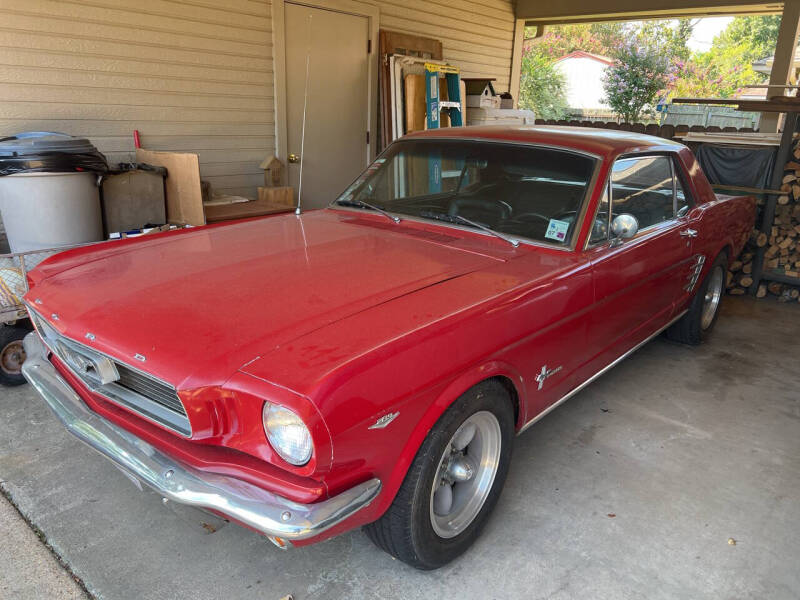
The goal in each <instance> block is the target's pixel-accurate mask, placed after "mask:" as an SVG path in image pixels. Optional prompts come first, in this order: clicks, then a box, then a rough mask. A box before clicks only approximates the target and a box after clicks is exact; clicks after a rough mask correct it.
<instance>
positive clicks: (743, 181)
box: [695, 144, 777, 189]
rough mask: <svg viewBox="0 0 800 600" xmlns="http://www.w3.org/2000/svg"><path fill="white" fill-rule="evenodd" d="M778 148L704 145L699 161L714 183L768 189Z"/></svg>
mask: <svg viewBox="0 0 800 600" xmlns="http://www.w3.org/2000/svg"><path fill="white" fill-rule="evenodd" d="M776 153H777V148H773V147H772V146H769V147H766V148H765V147H763V146H750V147H746V148H744V147H739V146H723V145H715V144H701V145H700V147H699V148H698V149H697V150H696V151H695V156H697V161H698V162H699V163H700V167H702V169H703V172H704V173H705V174H706V177H708V180H709V181H710V182H711V183H718V184H722V185H735V186H742V187H753V188H761V189H766V188H769V187H770V180H771V179H772V169H773V166H774V164H775V154H776Z"/></svg>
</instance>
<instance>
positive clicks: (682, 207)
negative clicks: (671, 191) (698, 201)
mask: <svg viewBox="0 0 800 600" xmlns="http://www.w3.org/2000/svg"><path fill="white" fill-rule="evenodd" d="M675 169H676V170H677V169H678V166H677V165H676V166H675ZM690 207H691V202H690V200H689V195H688V194H687V193H686V192H684V191H683V184H682V183H681V178H680V177H677V173H676V177H675V208H676V210H677V212H676V213H675V214H677V215H678V216H679V217H682V216H684V215H685V214H686V213H687V212H689V208H690Z"/></svg>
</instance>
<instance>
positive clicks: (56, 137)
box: [0, 131, 97, 160]
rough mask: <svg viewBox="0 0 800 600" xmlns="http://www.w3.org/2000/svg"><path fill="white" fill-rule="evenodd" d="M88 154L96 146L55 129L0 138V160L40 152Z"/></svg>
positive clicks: (38, 153) (95, 149)
mask: <svg viewBox="0 0 800 600" xmlns="http://www.w3.org/2000/svg"><path fill="white" fill-rule="evenodd" d="M56 152H57V153H61V154H89V153H94V152H97V148H95V147H94V145H93V144H92V143H91V142H90V141H89V140H87V139H86V138H77V137H72V136H71V135H67V134H66V133H58V132H56V131H27V132H24V133H17V134H15V135H12V136H9V137H5V138H2V139H0V160H2V159H3V158H8V157H12V156H20V157H22V156H32V155H37V156H38V155H41V154H52V153H56Z"/></svg>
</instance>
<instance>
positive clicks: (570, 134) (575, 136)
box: [402, 125, 685, 159]
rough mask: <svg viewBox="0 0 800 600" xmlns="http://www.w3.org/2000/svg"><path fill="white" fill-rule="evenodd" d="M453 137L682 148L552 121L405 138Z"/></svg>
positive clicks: (600, 152)
mask: <svg viewBox="0 0 800 600" xmlns="http://www.w3.org/2000/svg"><path fill="white" fill-rule="evenodd" d="M419 138H427V139H430V138H450V139H470V140H487V141H493V142H498V141H503V142H512V143H523V144H534V145H542V146H555V147H559V148H567V149H572V150H578V151H581V152H587V153H589V154H594V155H596V156H599V157H601V158H612V159H613V158H615V157H617V156H619V155H621V154H633V153H641V152H654V151H660V152H665V151H666V152H679V151H680V150H681V149H682V148H685V146H684V145H683V144H680V143H678V142H673V141H672V140H667V139H664V138H659V137H655V136H652V135H643V134H640V133H631V132H630V131H618V130H614V129H595V128H591V127H561V126H551V125H502V126H501V125H487V126H479V127H445V128H441V129H429V130H427V131H418V132H415V133H411V134H409V135H407V136H405V137H404V138H402V139H419Z"/></svg>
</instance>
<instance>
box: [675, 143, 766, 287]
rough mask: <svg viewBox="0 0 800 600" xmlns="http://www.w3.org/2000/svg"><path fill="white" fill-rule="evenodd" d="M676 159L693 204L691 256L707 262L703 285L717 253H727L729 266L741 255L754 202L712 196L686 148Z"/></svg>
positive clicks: (709, 185)
mask: <svg viewBox="0 0 800 600" xmlns="http://www.w3.org/2000/svg"><path fill="white" fill-rule="evenodd" d="M678 159H679V161H680V162H681V163H682V164H683V167H684V171H685V173H686V175H687V182H686V183H687V184H688V185H689V188H690V191H691V194H692V197H693V198H694V201H695V206H694V208H692V210H691V211H689V227H691V228H692V229H695V230H697V232H698V236H697V237H696V238H695V239H694V241H693V248H692V251H693V253H694V254H702V255H703V256H705V258H706V261H705V265H704V267H703V271H702V272H701V275H700V280H701V281H702V278H703V277H705V274H706V273H707V272H708V270H709V269H710V267H711V264H712V263H713V262H714V259H715V258H716V257H717V256H718V255H719V253H720V252H723V251H724V252H727V254H728V263H729V264H730V262H731V261H732V260H733V259H735V258H736V257H737V256H739V254H740V253H741V252H742V249H743V248H744V245H745V244H746V243H747V240H748V238H749V237H750V234H751V232H752V230H753V226H754V224H755V218H756V200H755V198H754V197H752V196H725V195H722V194H715V193H714V190H713V188H712V187H711V184H710V183H709V182H708V179H707V178H706V176H705V173H703V171H702V170H701V169H700V165H699V164H698V162H697V159H696V158H695V156H694V154H692V152H691V151H690V150H689V149H688V148H684V149H681V151H680V152H679V153H678ZM695 289H696V288H695ZM687 301H688V298H687Z"/></svg>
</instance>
